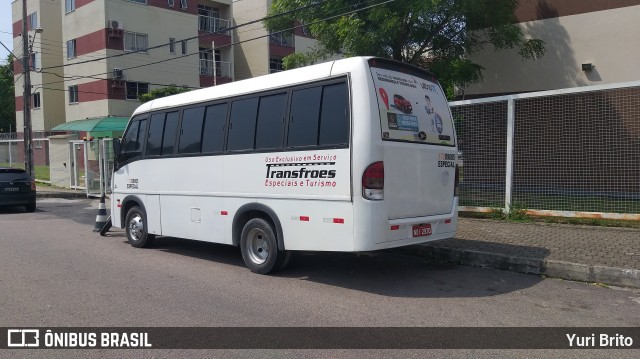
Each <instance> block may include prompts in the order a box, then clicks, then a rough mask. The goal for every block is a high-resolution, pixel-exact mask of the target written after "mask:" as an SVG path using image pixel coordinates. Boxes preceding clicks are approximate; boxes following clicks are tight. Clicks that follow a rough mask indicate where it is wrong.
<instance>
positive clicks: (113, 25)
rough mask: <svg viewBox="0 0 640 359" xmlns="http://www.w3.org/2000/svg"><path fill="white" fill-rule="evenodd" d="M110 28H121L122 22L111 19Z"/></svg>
mask: <svg viewBox="0 0 640 359" xmlns="http://www.w3.org/2000/svg"><path fill="white" fill-rule="evenodd" d="M109 28H110V29H119V28H120V23H119V22H118V20H109Z"/></svg>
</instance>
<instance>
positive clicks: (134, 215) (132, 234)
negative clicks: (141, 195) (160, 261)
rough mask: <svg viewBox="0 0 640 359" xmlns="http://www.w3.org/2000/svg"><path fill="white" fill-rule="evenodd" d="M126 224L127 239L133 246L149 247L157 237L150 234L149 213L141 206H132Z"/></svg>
mask: <svg viewBox="0 0 640 359" xmlns="http://www.w3.org/2000/svg"><path fill="white" fill-rule="evenodd" d="M124 225H125V232H126V233H127V240H128V241H129V244H131V245H132V246H133V247H136V248H144V247H149V246H150V245H151V244H152V243H153V240H154V239H155V237H156V236H155V235H153V234H149V227H148V226H147V214H146V213H145V212H144V210H142V209H141V208H140V207H132V208H131V209H130V210H129V212H127V219H126V220H125V222H124Z"/></svg>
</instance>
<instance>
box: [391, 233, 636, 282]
mask: <svg viewBox="0 0 640 359" xmlns="http://www.w3.org/2000/svg"><path fill="white" fill-rule="evenodd" d="M395 251H397V252H399V253H401V254H404V255H410V256H413V257H420V258H422V259H427V260H430V261H434V262H439V263H443V262H444V263H453V264H458V265H464V266H472V267H483V268H494V269H500V270H508V271H512V272H518V273H526V274H537V275H544V276H547V277H553V278H560V279H566V280H573V281H581V282H596V283H603V284H608V285H615V286H621V287H632V288H640V270H638V269H629V268H616V267H607V266H599V265H589V264H580V263H572V262H566V261H559V260H545V259H539V258H525V257H515V256H508V255H504V254H498V253H491V252H483V251H475V250H467V249H453V248H446V247H437V246H434V245H433V244H427V245H424V244H423V245H417V246H410V247H405V248H398V249H396V250H395Z"/></svg>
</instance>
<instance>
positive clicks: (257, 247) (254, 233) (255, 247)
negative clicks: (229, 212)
mask: <svg viewBox="0 0 640 359" xmlns="http://www.w3.org/2000/svg"><path fill="white" fill-rule="evenodd" d="M247 240H248V243H247V244H248V246H247V247H248V252H249V253H248V254H249V258H251V261H252V262H253V263H256V264H262V263H264V262H266V261H267V258H269V253H270V252H271V246H270V245H269V242H268V241H267V235H266V234H265V233H264V232H263V231H262V230H261V229H258V228H253V229H251V230H250V231H249V233H248V234H247Z"/></svg>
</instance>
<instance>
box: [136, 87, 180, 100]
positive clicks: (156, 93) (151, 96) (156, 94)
mask: <svg viewBox="0 0 640 359" xmlns="http://www.w3.org/2000/svg"><path fill="white" fill-rule="evenodd" d="M189 91H191V90H190V89H188V88H184V87H176V86H169V87H162V88H159V89H155V90H151V91H149V93H145V94H140V95H138V100H140V102H142V103H145V102H149V101H151V100H155V99H157V98H161V97H167V96H171V95H176V94H179V93H183V92H189Z"/></svg>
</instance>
